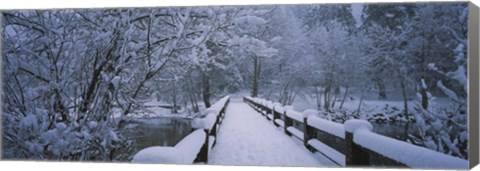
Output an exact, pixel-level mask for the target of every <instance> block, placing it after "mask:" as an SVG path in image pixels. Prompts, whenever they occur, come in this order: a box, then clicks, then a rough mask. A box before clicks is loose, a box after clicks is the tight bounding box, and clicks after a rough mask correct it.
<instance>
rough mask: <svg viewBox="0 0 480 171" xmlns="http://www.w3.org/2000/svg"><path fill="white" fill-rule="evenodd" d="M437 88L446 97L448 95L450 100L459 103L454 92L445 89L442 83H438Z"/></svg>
mask: <svg viewBox="0 0 480 171" xmlns="http://www.w3.org/2000/svg"><path fill="white" fill-rule="evenodd" d="M437 87H438V88H440V89H441V90H442V91H443V93H445V95H447V96H448V97H449V98H451V99H453V100H455V101H458V96H457V94H456V93H455V92H454V91H452V90H450V89H449V88H447V87H445V86H444V85H443V83H442V81H438V82H437Z"/></svg>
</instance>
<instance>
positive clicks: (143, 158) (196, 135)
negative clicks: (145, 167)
mask: <svg viewBox="0 0 480 171" xmlns="http://www.w3.org/2000/svg"><path fill="white" fill-rule="evenodd" d="M205 137H206V133H205V131H203V130H201V129H198V130H195V131H194V132H192V133H190V134H189V135H188V136H187V137H185V138H183V139H182V140H181V141H180V142H179V143H178V144H177V145H175V147H157V146H155V147H148V148H146V149H143V150H141V151H140V152H138V153H137V154H135V156H133V159H132V162H133V163H163V164H192V163H193V161H194V160H195V158H196V157H197V154H198V152H199V151H200V149H201V147H202V146H203V144H204V143H205Z"/></svg>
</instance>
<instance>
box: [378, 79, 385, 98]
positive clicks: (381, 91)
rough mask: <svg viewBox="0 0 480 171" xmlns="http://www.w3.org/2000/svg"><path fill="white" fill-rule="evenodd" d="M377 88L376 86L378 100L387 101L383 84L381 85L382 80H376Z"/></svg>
mask: <svg viewBox="0 0 480 171" xmlns="http://www.w3.org/2000/svg"><path fill="white" fill-rule="evenodd" d="M377 86H378V99H380V100H384V99H387V92H386V90H385V83H383V80H381V79H378V81H377Z"/></svg>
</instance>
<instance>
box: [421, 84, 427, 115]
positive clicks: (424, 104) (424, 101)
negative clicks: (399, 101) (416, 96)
mask: <svg viewBox="0 0 480 171" xmlns="http://www.w3.org/2000/svg"><path fill="white" fill-rule="evenodd" d="M421 84H422V85H421V86H420V94H421V95H422V108H423V109H425V110H426V109H428V94H427V89H426V88H423V83H421Z"/></svg>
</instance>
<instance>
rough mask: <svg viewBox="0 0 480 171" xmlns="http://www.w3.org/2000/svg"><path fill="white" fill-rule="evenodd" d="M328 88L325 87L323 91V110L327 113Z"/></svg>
mask: <svg viewBox="0 0 480 171" xmlns="http://www.w3.org/2000/svg"><path fill="white" fill-rule="evenodd" d="M329 96H330V88H329V86H326V87H325V88H324V90H323V102H324V103H323V108H324V109H325V111H329V109H330V97H329Z"/></svg>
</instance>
